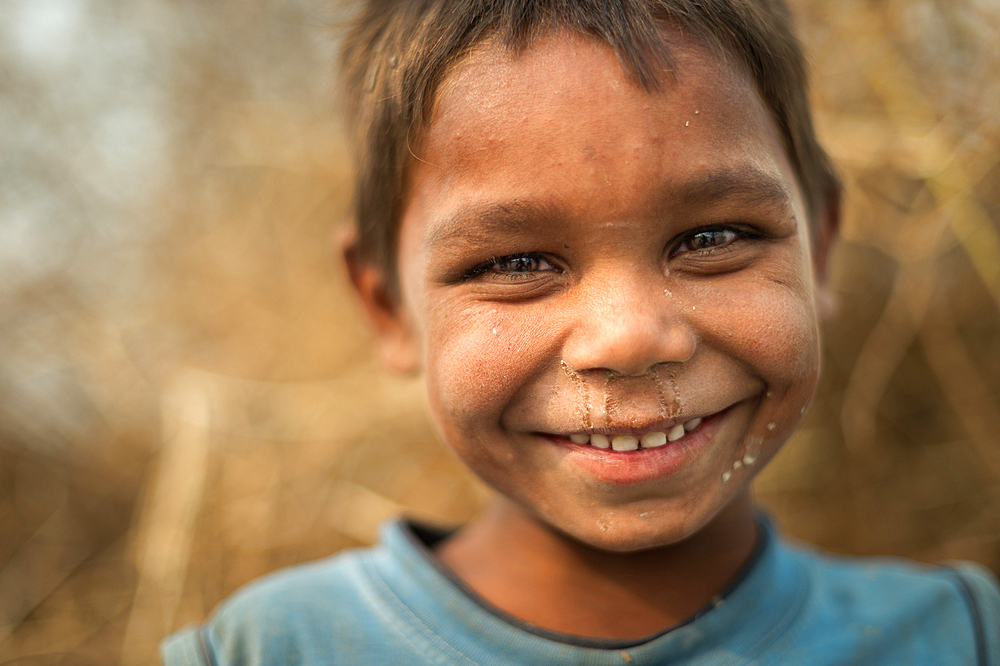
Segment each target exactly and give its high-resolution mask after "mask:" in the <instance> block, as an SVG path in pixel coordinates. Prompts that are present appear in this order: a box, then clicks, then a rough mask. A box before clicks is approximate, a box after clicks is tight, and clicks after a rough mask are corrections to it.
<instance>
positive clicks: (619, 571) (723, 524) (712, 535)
mask: <svg viewBox="0 0 1000 666" xmlns="http://www.w3.org/2000/svg"><path fill="white" fill-rule="evenodd" d="M757 538H758V537H757V533H756V526H755V523H754V519H753V510H752V504H751V501H750V498H749V495H747V496H745V497H743V498H737V499H736V500H734V501H733V502H732V503H730V504H729V505H728V506H727V507H726V508H725V509H723V511H722V512H720V513H719V515H717V516H716V517H715V518H713V519H712V521H711V522H710V523H709V524H708V525H706V526H705V527H703V528H702V529H700V530H699V531H698V532H697V533H696V534H694V535H692V536H691V537H689V538H687V539H685V540H684V541H681V542H679V543H676V544H671V545H669V546H663V547H660V548H653V549H649V550H643V551H639V552H634V553H614V552H608V551H603V550H599V549H596V548H593V547H591V546H588V545H587V544H584V543H581V542H579V541H576V540H575V539H572V538H571V537H568V536H566V535H564V534H562V533H560V532H557V531H555V530H553V529H552V528H550V527H548V526H546V525H544V524H542V523H540V522H539V521H538V520H537V519H536V518H535V517H533V516H531V515H529V514H527V513H525V512H524V511H523V510H522V509H521V508H520V507H518V506H517V505H515V504H513V503H512V502H510V501H509V500H506V499H505V498H498V499H496V500H495V501H494V502H493V504H492V505H491V506H490V508H489V509H488V510H487V511H486V512H484V513H483V514H482V515H481V516H480V517H479V518H478V519H477V520H475V521H474V522H473V523H471V524H470V525H468V526H467V527H466V528H464V529H463V530H462V531H461V532H459V533H458V534H457V535H456V536H455V537H453V538H451V539H449V540H448V541H446V542H444V543H442V544H441V545H440V546H438V549H437V554H438V557H440V559H441V561H442V562H444V564H445V565H446V566H448V567H449V568H451V569H452V570H453V571H454V572H455V574H456V575H458V577H459V578H460V579H462V580H463V581H464V582H465V583H466V584H467V585H469V586H470V587H471V588H472V589H473V590H474V591H475V592H476V593H477V594H479V595H480V596H481V597H483V598H484V599H486V600H487V601H488V602H490V603H491V604H493V605H494V606H496V607H498V608H500V609H501V610H503V611H505V612H507V613H510V614H511V615H513V616H515V617H517V618H519V619H521V620H524V621H527V622H530V623H531V624H534V625H537V626H539V627H542V628H545V629H550V630H553V631H559V632H564V633H569V634H576V635H583V636H591V637H595V638H609V639H619V640H629V639H636V638H641V637H643V636H648V635H650V634H654V633H657V632H659V631H663V630H664V629H668V628H669V627H672V626H674V625H676V624H678V623H680V622H683V621H684V620H686V619H687V618H689V617H690V616H691V615H693V614H695V613H696V612H698V611H699V610H701V609H702V608H704V607H705V606H706V605H707V604H709V603H710V602H711V601H712V599H713V598H714V597H715V596H716V595H718V594H719V593H720V592H722V591H723V590H724V589H725V588H726V587H727V586H728V585H729V584H730V583H731V582H732V581H733V579H734V578H736V576H738V575H739V573H740V572H741V570H742V569H743V567H744V566H745V565H746V563H747V561H748V560H749V558H750V556H751V555H752V553H753V550H754V546H755V543H756V540H757Z"/></svg>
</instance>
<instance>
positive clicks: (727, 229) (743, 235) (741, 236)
mask: <svg viewBox="0 0 1000 666" xmlns="http://www.w3.org/2000/svg"><path fill="white" fill-rule="evenodd" d="M725 233H728V234H731V237H730V238H729V239H728V240H726V241H725V242H723V243H721V244H719V245H713V246H711V247H704V248H691V249H688V250H684V249H682V248H683V246H684V244H685V243H689V242H691V241H693V240H694V239H695V238H698V237H699V236H706V235H708V234H725ZM763 237H764V234H762V233H760V232H759V231H757V230H754V229H748V228H746V227H736V226H718V227H702V228H700V229H695V230H693V231H692V232H691V233H689V234H688V235H687V236H684V237H683V238H682V239H681V240H680V242H679V243H678V244H677V247H675V248H674V250H673V252H671V253H670V256H671V258H673V257H676V256H677V255H679V254H682V253H687V254H691V255H692V256H695V257H708V256H711V255H712V254H715V253H716V252H722V251H727V250H731V249H732V245H733V244H734V243H737V242H739V241H744V240H758V239H761V238H763Z"/></svg>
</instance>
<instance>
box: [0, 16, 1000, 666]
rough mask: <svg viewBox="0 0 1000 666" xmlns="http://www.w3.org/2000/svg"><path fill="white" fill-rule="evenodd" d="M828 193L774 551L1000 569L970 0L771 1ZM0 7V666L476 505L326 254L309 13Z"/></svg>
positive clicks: (324, 130) (989, 87)
mask: <svg viewBox="0 0 1000 666" xmlns="http://www.w3.org/2000/svg"><path fill="white" fill-rule="evenodd" d="M792 4H793V9H794V10H795V11H796V13H797V15H798V18H799V25H800V31H801V33H802V36H803V39H804V41H805V42H806V44H807V47H808V51H809V54H810V59H811V62H812V65H813V70H814V74H813V77H814V92H813V98H814V101H815V106H816V110H817V124H818V127H819V131H820V134H821V137H822V139H823V142H824V144H825V145H826V146H827V147H828V149H829V150H830V152H831V153H832V154H833V156H834V158H835V160H836V162H837V164H838V166H839V168H840V169H841V172H842V174H843V177H844V180H845V184H846V194H847V198H846V208H845V219H844V226H843V238H842V240H841V242H840V244H839V247H838V248H837V251H836V256H835V258H834V262H833V269H832V272H833V277H832V279H833V281H834V285H835V288H836V291H837V293H838V295H839V301H840V303H839V313H838V315H837V316H836V317H835V318H834V319H833V320H832V321H830V322H829V323H828V324H827V325H826V326H825V369H824V372H825V374H824V379H823V383H822V388H821V392H820V395H819V396H818V397H817V400H816V402H815V404H814V405H813V408H812V410H811V411H810V413H809V414H808V416H807V420H806V422H805V424H804V425H803V427H802V428H801V429H800V431H799V432H798V433H797V434H796V435H795V437H793V439H792V440H791V441H790V442H789V443H788V444H787V446H786V448H785V450H784V451H783V452H782V453H781V454H780V455H779V457H778V458H777V459H776V460H775V461H774V462H773V463H772V464H771V466H770V467H769V468H768V469H767V470H766V471H765V472H764V473H763V475H762V477H761V479H760V480H759V482H758V496H759V498H760V500H761V502H762V503H763V504H764V505H765V506H766V507H768V509H769V510H770V511H771V512H772V513H773V515H774V516H775V517H776V519H777V520H778V522H779V523H780V525H781V526H782V528H783V529H784V530H785V531H786V532H787V533H789V534H791V535H793V536H795V537H797V538H801V539H804V540H807V541H811V542H813V543H816V544H819V545H821V546H823V547H824V548H827V549H830V550H833V551H836V552H844V553H859V554H887V555H902V556H907V557H912V558H916V559H919V560H924V561H929V562H933V561H938V560H943V559H953V558H965V559H972V560H976V561H979V562H981V563H983V564H985V565H987V566H988V567H991V568H992V569H993V570H994V571H1000V76H998V75H997V73H998V72H1000V4H997V3H996V2H995V1H994V0H947V1H946V0H841V1H840V2H836V3H833V2H825V1H824V0H794V2H793V3H792ZM2 8H3V11H2V12H0V34H2V38H0V86H2V88H0V89H2V91H3V94H2V96H0V169H2V177H3V181H2V182H3V185H2V187H0V213H2V214H0V278H2V279H0V318H2V326H0V395H2V400H0V664H22V663H31V664H112V663H122V664H128V665H131V664H142V663H152V662H155V661H156V643H157V641H158V640H159V639H160V638H161V637H162V636H163V635H165V634H166V633H168V632H169V631H171V630H173V629H175V628H178V627H180V626H183V625H185V624H187V623H190V622H196V621H200V620H202V619H204V618H205V617H206V615H207V614H208V613H209V612H210V610H211V609H212V608H213V606H214V605H215V604H216V603H217V602H218V601H219V600H220V599H222V598H223V597H225V596H226V595H228V594H229V593H231V592H232V591H233V590H234V589H235V588H236V587H238V586H239V585H241V584H243V583H245V582H246V581H248V580H250V579H252V578H254V577H256V576H258V575H260V574H262V573H264V572H267V571H270V570H272V569H274V568H276V567H280V566H283V565H287V564H292V563H295V562H300V561H303V560H307V559H312V558H317V557H322V556H324V555H327V554H329V553H331V552H333V551H336V550H338V549H341V548H345V547H350V546H357V545H361V544H366V543H370V542H371V541H372V539H373V538H374V536H375V532H376V528H377V525H378V524H379V522H380V521H381V520H382V519H384V518H385V517H386V516H389V515H392V514H395V513H397V512H401V511H402V512H407V513H409V514H411V515H414V516H418V517H421V518H424V519H427V520H432V521H435V522H438V523H445V524H456V523H460V522H462V521H464V520H467V519H468V518H469V517H471V516H472V515H474V514H475V512H476V510H477V507H478V506H480V505H481V503H482V502H483V500H484V498H485V497H486V496H487V491H486V490H484V489H483V488H482V487H481V486H480V485H479V484H478V483H477V482H475V481H474V480H472V479H470V478H469V476H468V475H467V474H466V473H465V472H464V471H463V469H462V468H461V466H460V465H459V464H458V463H457V462H456V461H455V460H454V459H453V458H452V457H451V456H450V454H449V453H448V452H446V451H445V450H444V449H443V448H442V447H441V446H440V445H439V444H438V443H437V442H436V440H435V437H434V434H433V432H432V430H431V428H430V426H429V425H428V421H427V418H426V416H425V415H424V407H423V397H422V394H421V390H420V386H419V384H417V383H415V382H414V381H413V380H406V379H401V378H394V377H391V376H389V375H386V374H384V373H382V372H381V371H380V370H379V369H378V365H377V363H376V361H375V359H374V356H373V354H372V351H371V346H370V337H369V335H368V334H367V332H366V330H365V327H364V326H363V324H362V322H361V320H360V317H359V313H358V310H357V308H356V307H355V305H354V303H353V301H352V300H351V297H350V294H349V292H348V291H347V289H346V286H345V280H344V276H343V269H342V266H341V264H340V263H339V259H338V257H337V253H336V251H335V241H334V237H335V234H336V231H337V229H338V228H339V227H340V226H341V225H342V224H343V223H344V220H345V215H346V210H347V205H346V204H347V197H348V196H349V189H350V181H351V174H350V170H349V166H348V164H347V159H346V156H345V153H344V144H345V141H344V135H343V129H342V127H341V125H340V124H339V121H338V115H337V108H338V99H337V92H336V88H335V86H334V85H333V80H334V78H335V72H334V65H333V62H334V59H335V55H334V54H335V52H336V41H337V38H338V28H337V26H338V25H341V24H342V22H343V21H344V19H345V17H347V16H349V14H350V12H351V8H350V7H345V6H342V5H339V4H331V3H329V2H323V1H321V0H270V1H268V2H249V1H247V0H219V1H216V2H210V3H209V2H197V1H196V0H6V1H5V2H4V3H3V4H2Z"/></svg>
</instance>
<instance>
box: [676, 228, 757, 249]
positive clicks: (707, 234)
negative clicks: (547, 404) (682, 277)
mask: <svg viewBox="0 0 1000 666" xmlns="http://www.w3.org/2000/svg"><path fill="white" fill-rule="evenodd" d="M744 236H746V234H745V233H741V232H738V231H736V230H735V229H730V228H721V229H703V230H702V231H698V232H696V233H693V234H691V235H690V236H688V237H687V238H685V239H683V240H682V241H681V242H680V244H679V245H678V246H677V249H676V250H675V251H674V253H675V254H680V253H681V252H706V251H711V250H715V249H718V248H721V247H725V246H727V245H729V244H731V243H733V242H734V241H736V240H739V239H740V238H742V237H744Z"/></svg>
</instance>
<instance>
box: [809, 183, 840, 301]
mask: <svg viewBox="0 0 1000 666" xmlns="http://www.w3.org/2000/svg"><path fill="white" fill-rule="evenodd" d="M840 201H841V188H840V184H839V183H835V184H833V185H831V186H830V187H829V189H828V190H827V193H826V199H825V202H824V205H823V209H822V211H821V215H820V219H819V220H817V222H818V224H817V225H816V229H815V231H814V233H815V234H816V240H815V244H814V245H813V271H814V272H815V275H814V278H815V279H814V284H815V285H816V307H817V309H818V314H819V318H820V321H826V320H827V319H830V318H832V317H833V315H835V314H836V312H837V298H836V294H834V292H833V289H831V288H830V279H829V278H830V274H829V273H830V255H831V253H832V252H833V246H834V245H835V244H836V241H837V236H838V234H839V232H840V214H841V213H840Z"/></svg>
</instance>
